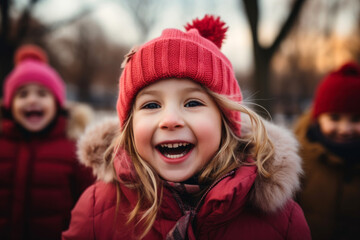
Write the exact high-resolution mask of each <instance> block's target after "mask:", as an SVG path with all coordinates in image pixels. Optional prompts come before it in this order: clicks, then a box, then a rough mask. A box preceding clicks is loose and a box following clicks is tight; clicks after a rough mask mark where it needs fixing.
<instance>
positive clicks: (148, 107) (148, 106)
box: [142, 102, 160, 109]
mask: <svg viewBox="0 0 360 240" xmlns="http://www.w3.org/2000/svg"><path fill="white" fill-rule="evenodd" d="M155 108H160V105H159V104H157V103H153V102H152V103H147V104H145V105H144V106H142V109H155Z"/></svg>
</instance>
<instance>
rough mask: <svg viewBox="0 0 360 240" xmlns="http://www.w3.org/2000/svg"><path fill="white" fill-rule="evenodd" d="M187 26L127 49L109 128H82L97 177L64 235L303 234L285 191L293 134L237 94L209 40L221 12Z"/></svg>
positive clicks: (295, 166)
mask: <svg viewBox="0 0 360 240" xmlns="http://www.w3.org/2000/svg"><path fill="white" fill-rule="evenodd" d="M186 29H187V32H182V31H179V30H176V29H166V30H164V31H163V33H162V35H161V36H160V37H158V38H155V39H153V40H151V41H150V42H148V43H146V44H144V45H143V46H141V47H140V48H139V49H133V50H132V51H131V52H130V53H129V54H128V55H127V56H126V59H125V61H124V67H125V69H124V71H123V73H122V75H121V77H120V93H119V98H118V102H117V112H118V117H119V120H120V128H119V127H118V126H119V123H118V121H111V120H108V121H106V122H104V123H103V124H102V125H99V126H98V127H94V128H93V129H90V130H88V132H87V133H86V134H85V135H84V136H83V137H82V138H81V140H80V143H79V148H80V149H79V154H80V158H81V160H82V161H83V162H84V163H85V164H87V165H88V166H92V167H93V170H94V172H95V173H96V174H97V176H98V179H100V180H101V181H98V182H97V183H96V184H94V185H93V186H91V187H90V188H88V189H87V190H86V191H85V192H84V194H83V195H82V197H81V198H80V200H79V202H78V204H77V205H76V206H75V208H74V210H73V212H72V220H71V224H70V228H69V229H68V230H67V231H66V232H64V233H63V239H239V238H244V239H309V238H310V237H309V236H310V234H309V229H308V227H307V223H306V221H305V219H304V216H303V213H302V210H301V209H300V207H299V206H298V205H297V204H296V203H295V202H294V201H293V200H291V196H292V194H293V193H294V192H295V191H296V190H297V189H298V187H299V180H298V176H299V174H300V173H301V171H302V170H301V166H300V158H299V157H298V155H297V154H296V149H297V148H296V142H295V140H294V139H293V138H292V137H291V135H290V134H289V133H288V132H287V131H285V130H281V129H279V128H277V127H275V126H274V125H272V124H270V123H266V125H267V126H265V125H264V123H263V121H262V120H261V119H260V118H259V117H258V116H257V115H256V114H255V113H254V112H252V111H251V110H249V109H248V108H246V107H244V106H243V105H242V104H240V101H241V99H242V96H241V92H240V87H239V85H238V83H237V80H236V79H235V76H234V72H233V70H232V66H231V64H230V62H229V60H228V59H227V58H226V57H225V56H224V55H223V54H222V53H221V52H220V50H219V48H220V47H221V43H222V40H223V39H224V36H225V32H226V30H227V28H225V27H224V23H223V22H221V21H220V19H219V18H214V17H212V16H207V15H206V16H205V17H204V19H202V20H198V19H196V20H195V21H194V22H193V24H191V25H190V24H189V25H187V26H186ZM240 112H241V115H240ZM240 117H241V119H240ZM275 140H276V141H275ZM106 148H107V150H106V151H105V149H106ZM104 153H105V154H104Z"/></svg>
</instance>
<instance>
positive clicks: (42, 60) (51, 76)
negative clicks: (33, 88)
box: [3, 44, 65, 109]
mask: <svg viewBox="0 0 360 240" xmlns="http://www.w3.org/2000/svg"><path fill="white" fill-rule="evenodd" d="M14 63H15V68H14V69H13V70H12V72H11V73H10V74H9V75H8V76H7V77H6V79H5V83H4V88H3V90H4V92H3V96H4V106H5V108H7V109H9V108H10V106H11V102H12V99H13V97H14V95H15V92H16V90H17V89H18V88H19V87H21V86H23V85H25V84H29V83H37V84H41V85H43V86H45V87H46V88H48V89H49V90H50V91H51V92H52V93H53V94H54V96H55V99H56V100H57V101H58V103H59V105H60V106H61V107H62V106H64V102H65V84H64V81H63V80H62V79H61V77H60V76H59V74H58V73H57V72H56V71H55V70H54V69H53V68H51V67H50V66H49V65H48V58H47V55H46V53H45V52H44V51H43V50H42V49H41V48H40V47H38V46H35V45H31V44H27V45H23V46H21V47H20V48H19V49H18V50H17V51H16V53H15V57H14Z"/></svg>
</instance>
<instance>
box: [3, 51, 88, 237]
mask: <svg viewBox="0 0 360 240" xmlns="http://www.w3.org/2000/svg"><path fill="white" fill-rule="evenodd" d="M15 64H16V66H15V68H14V69H13V71H12V72H11V73H10V74H9V75H8V76H7V78H6V79H5V84H4V99H3V103H2V106H1V113H2V114H1V115H0V116H1V118H0V125H1V127H0V149H1V150H0V212H1V215H0V239H60V238H61V232H62V231H63V230H64V229H66V228H67V227H68V224H69V220H70V210H71V208H72V207H73V206H74V205H75V202H76V201H77V199H78V197H79V196H80V194H81V193H82V191H83V190H84V189H85V188H86V187H88V186H89V185H90V184H91V183H92V182H93V176H92V175H91V170H90V169H86V168H85V167H84V166H81V165H80V164H79V163H78V161H77V160H76V154H75V151H76V148H75V140H76V138H77V136H76V135H79V133H80V132H82V131H83V129H84V128H85V126H86V124H87V123H88V122H89V120H90V117H91V111H89V110H90V109H89V107H87V106H85V105H80V104H73V105H72V106H70V105H67V106H65V85H64V82H63V80H62V79H61V78H60V76H59V75H58V73H57V72H56V71H55V70H54V69H52V68H51V67H50V66H49V65H48V64H47V56H46V54H45V52H44V51H43V50H42V49H41V48H39V47H37V46H35V45H24V46H22V47H20V48H19V49H18V50H17V52H16V54H15Z"/></svg>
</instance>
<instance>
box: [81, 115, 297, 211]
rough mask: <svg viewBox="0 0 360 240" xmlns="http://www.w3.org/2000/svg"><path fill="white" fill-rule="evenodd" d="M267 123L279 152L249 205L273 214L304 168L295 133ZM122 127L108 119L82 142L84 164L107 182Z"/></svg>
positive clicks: (245, 124)
mask: <svg viewBox="0 0 360 240" xmlns="http://www.w3.org/2000/svg"><path fill="white" fill-rule="evenodd" d="M242 118H243V119H242V125H241V129H242V130H241V134H242V136H247V135H250V134H252V133H251V124H250V120H249V118H248V117H245V116H243V117H242ZM264 123H265V127H266V129H267V133H268V135H269V138H270V139H271V140H272V142H273V144H274V148H275V154H274V157H273V158H272V159H269V160H268V161H267V162H266V163H265V168H267V169H269V170H270V172H273V174H272V176H271V177H270V178H264V177H260V176H257V177H256V180H255V183H254V187H253V188H252V190H251V192H250V199H249V201H251V203H252V205H254V206H255V207H257V208H259V209H261V210H263V211H266V212H272V211H275V210H277V209H279V208H281V207H283V206H284V204H285V203H286V202H287V201H288V200H289V199H290V198H292V197H293V195H294V194H295V192H296V191H297V190H299V188H300V180H299V178H300V176H301V175H302V166H301V158H300V157H299V155H298V143H297V141H296V140H295V138H294V136H293V135H292V133H291V132H290V131H288V130H286V129H284V128H281V127H278V126H275V125H274V124H272V123H270V122H268V121H264ZM119 127H120V124H119V121H118V119H117V118H115V117H114V118H108V119H106V120H103V121H102V122H100V123H97V124H96V125H93V126H90V127H89V128H87V129H86V131H85V133H84V134H83V135H82V137H81V138H80V140H79V141H78V157H79V159H80V161H81V162H82V163H83V164H85V165H86V166H90V167H92V168H93V172H94V174H95V175H96V176H97V178H98V179H99V180H103V181H105V182H109V181H111V180H112V179H114V174H115V173H114V172H113V170H112V166H111V165H110V164H109V163H108V162H106V161H105V160H104V157H103V155H104V152H105V150H106V149H107V148H108V147H109V146H110V144H111V142H112V141H113V139H114V138H115V137H116V135H117V134H118V133H119V132H120V129H119Z"/></svg>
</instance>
